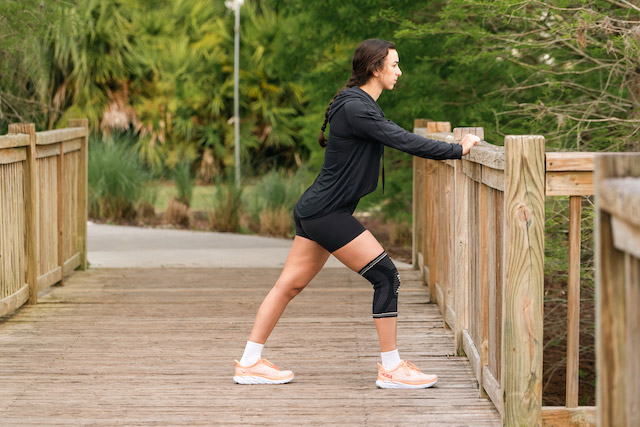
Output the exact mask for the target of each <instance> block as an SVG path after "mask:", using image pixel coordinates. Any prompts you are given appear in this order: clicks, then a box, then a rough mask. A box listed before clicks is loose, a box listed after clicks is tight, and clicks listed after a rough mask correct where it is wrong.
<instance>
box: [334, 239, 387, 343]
mask: <svg viewBox="0 0 640 427" xmlns="http://www.w3.org/2000/svg"><path fill="white" fill-rule="evenodd" d="M383 251H384V249H383V248H382V246H381V245H380V243H378V240H376V238H375V237H374V236H373V234H371V232H370V231H368V230H366V231H364V232H363V233H361V234H360V235H359V236H358V237H356V238H355V239H353V240H352V241H350V242H349V243H347V244H346V245H344V246H343V247H341V248H340V249H338V250H337V251H335V252H333V255H334V256H335V257H336V258H338V259H339V260H340V262H342V263H343V264H344V265H346V266H347V267H349V268H350V269H352V270H353V271H355V272H359V271H360V270H362V269H363V268H364V267H366V266H367V264H369V262H371V260H373V259H374V258H375V257H377V256H378V255H380V254H381V253H382V252H383ZM373 323H374V324H375V325H376V330H377V331H378V339H379V340H380V352H383V353H384V352H387V351H392V350H395V349H396V331H397V323H398V322H397V317H383V318H380V319H373Z"/></svg>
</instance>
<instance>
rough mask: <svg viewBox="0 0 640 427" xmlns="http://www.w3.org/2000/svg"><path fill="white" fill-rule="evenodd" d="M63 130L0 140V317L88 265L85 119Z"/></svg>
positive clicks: (30, 131) (12, 128) (19, 127)
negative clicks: (75, 270) (77, 269)
mask: <svg viewBox="0 0 640 427" xmlns="http://www.w3.org/2000/svg"><path fill="white" fill-rule="evenodd" d="M68 126H69V127H68V128H66V129H59V130H52V131H46V132H37V133H36V131H35V126H34V125H33V124H13V125H9V134H8V135H3V136H0V316H4V315H6V314H9V313H12V312H13V311H15V310H16V309H17V308H19V307H20V306H22V305H23V304H24V303H25V302H27V301H28V302H29V303H30V304H35V303H36V302H37V299H38V291H40V290H42V289H45V288H47V287H49V286H51V285H52V284H55V283H59V282H62V281H63V280H64V277H65V276H67V275H68V274H70V273H71V272H72V271H73V270H74V269H76V268H78V267H81V268H82V269H84V268H86V263H87V260H86V236H87V138H88V127H87V120H86V119H74V120H69V123H68Z"/></svg>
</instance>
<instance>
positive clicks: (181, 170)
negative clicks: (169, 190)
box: [172, 160, 195, 206]
mask: <svg viewBox="0 0 640 427" xmlns="http://www.w3.org/2000/svg"><path fill="white" fill-rule="evenodd" d="M172 178H173V182H174V184H175V185H176V190H177V192H178V197H177V199H178V201H180V202H182V203H184V204H185V205H187V206H190V205H191V199H192V198H193V187H194V183H195V177H194V175H193V173H192V172H191V161H189V160H182V161H181V162H179V163H177V164H176V166H175V168H174V169H173V173H172Z"/></svg>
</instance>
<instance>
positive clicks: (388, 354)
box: [380, 348, 402, 371]
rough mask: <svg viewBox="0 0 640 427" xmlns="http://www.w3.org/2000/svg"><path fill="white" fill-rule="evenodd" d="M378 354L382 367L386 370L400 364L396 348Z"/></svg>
mask: <svg viewBox="0 0 640 427" xmlns="http://www.w3.org/2000/svg"><path fill="white" fill-rule="evenodd" d="M380 356H381V357H382V367H383V368H384V369H386V370H387V371H388V370H389V369H393V368H395V367H396V366H398V365H399V364H400V362H402V360H400V353H398V349H397V348H396V349H395V350H391V351H385V352H384V353H380Z"/></svg>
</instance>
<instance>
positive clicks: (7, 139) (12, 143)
mask: <svg viewBox="0 0 640 427" xmlns="http://www.w3.org/2000/svg"><path fill="white" fill-rule="evenodd" d="M27 145H29V135H25V134H24V133H23V132H15V133H10V134H9V135H0V150H3V149H5V148H15V147H26V146H27Z"/></svg>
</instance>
